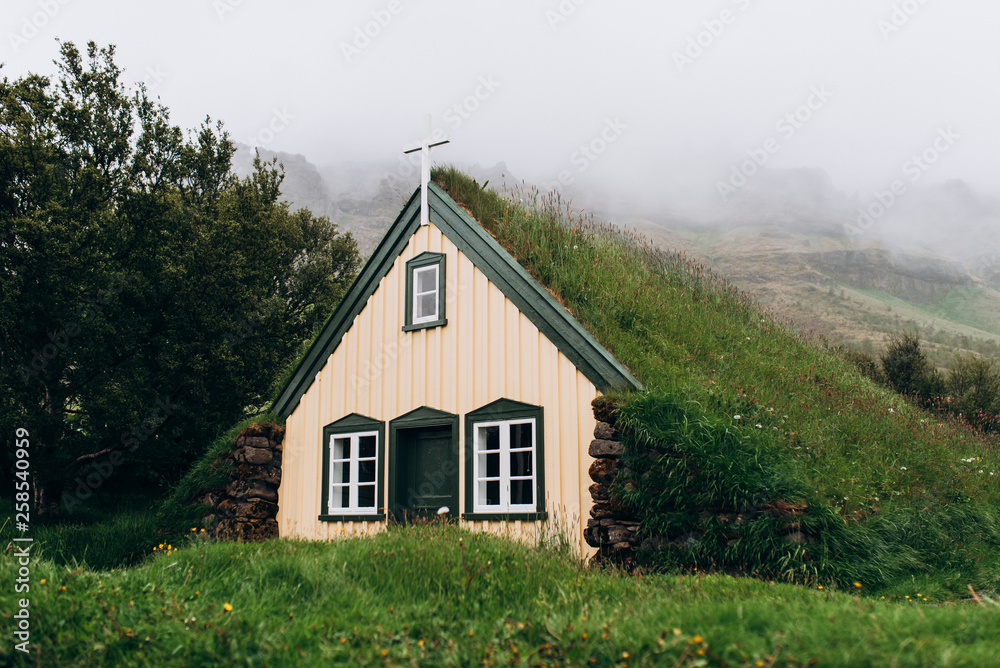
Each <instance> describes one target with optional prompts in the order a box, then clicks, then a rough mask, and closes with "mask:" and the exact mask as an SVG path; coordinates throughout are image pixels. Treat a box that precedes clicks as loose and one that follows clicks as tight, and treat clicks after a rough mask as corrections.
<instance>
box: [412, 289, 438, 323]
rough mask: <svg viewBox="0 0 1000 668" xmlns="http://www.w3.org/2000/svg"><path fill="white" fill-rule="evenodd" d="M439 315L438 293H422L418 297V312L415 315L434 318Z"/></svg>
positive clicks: (417, 317)
mask: <svg viewBox="0 0 1000 668" xmlns="http://www.w3.org/2000/svg"><path fill="white" fill-rule="evenodd" d="M436 316H437V295H436V294H434V293H431V294H429V295H420V296H419V297H417V313H416V315H415V316H414V317H415V318H416V319H418V320H419V319H421V318H433V317H436Z"/></svg>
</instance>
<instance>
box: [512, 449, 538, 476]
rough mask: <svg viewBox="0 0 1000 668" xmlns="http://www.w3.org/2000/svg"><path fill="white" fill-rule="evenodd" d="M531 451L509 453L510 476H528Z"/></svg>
mask: <svg viewBox="0 0 1000 668" xmlns="http://www.w3.org/2000/svg"><path fill="white" fill-rule="evenodd" d="M532 473H533V471H532V470H531V450H520V451H518V452H512V453H510V474H511V475H512V476H530V475H531V474H532Z"/></svg>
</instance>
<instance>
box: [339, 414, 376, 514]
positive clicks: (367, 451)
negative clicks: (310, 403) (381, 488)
mask: <svg viewBox="0 0 1000 668" xmlns="http://www.w3.org/2000/svg"><path fill="white" fill-rule="evenodd" d="M379 445H380V444H379V434H378V432H377V431H369V432H357V433H353V434H330V438H329V441H328V447H329V459H328V462H329V469H328V472H327V474H328V475H327V479H328V480H329V489H328V490H327V492H328V493H327V509H326V510H327V514H329V515H366V514H371V515H374V514H376V513H377V512H378V503H377V495H376V492H377V478H378V449H379Z"/></svg>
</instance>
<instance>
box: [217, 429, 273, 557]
mask: <svg viewBox="0 0 1000 668" xmlns="http://www.w3.org/2000/svg"><path fill="white" fill-rule="evenodd" d="M284 435H285V430H284V428H283V427H280V426H278V425H274V424H253V425H250V426H249V427H247V428H246V429H245V430H244V431H243V432H242V433H241V434H240V435H239V436H238V437H236V441H235V446H236V448H235V449H234V450H233V451H232V452H231V453H229V454H228V455H226V456H225V458H226V459H229V460H231V461H232V462H233V464H234V475H233V479H232V481H231V482H230V483H229V484H228V485H226V487H225V488H223V489H219V490H215V491H213V492H209V493H207V494H205V496H203V497H202V501H203V502H204V503H206V504H207V505H209V506H211V507H212V508H213V510H214V514H212V515H209V516H208V517H207V518H206V519H207V520H208V522H207V523H208V524H209V525H210V526H211V529H210V530H211V532H212V534H213V535H214V536H216V537H218V538H222V539H228V540H239V541H254V540H264V539H266V538H276V537H277V536H278V522H277V520H276V517H277V515H278V487H279V486H280V485H281V455H282V440H283V439H284ZM213 522H214V524H213Z"/></svg>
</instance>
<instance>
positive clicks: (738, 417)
mask: <svg viewBox="0 0 1000 668" xmlns="http://www.w3.org/2000/svg"><path fill="white" fill-rule="evenodd" d="M742 417H743V416H742V415H734V416H733V419H734V420H739V419H740V418H742Z"/></svg>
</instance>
